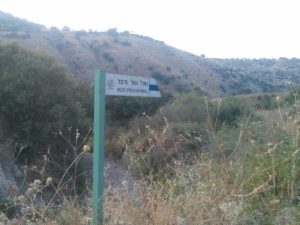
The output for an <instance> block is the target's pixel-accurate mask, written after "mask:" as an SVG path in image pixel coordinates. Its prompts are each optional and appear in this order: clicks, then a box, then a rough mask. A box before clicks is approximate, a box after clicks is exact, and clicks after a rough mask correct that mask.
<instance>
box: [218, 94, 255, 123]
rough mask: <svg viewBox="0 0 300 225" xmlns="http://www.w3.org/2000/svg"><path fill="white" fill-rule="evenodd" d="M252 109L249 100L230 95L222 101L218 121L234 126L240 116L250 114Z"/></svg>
mask: <svg viewBox="0 0 300 225" xmlns="http://www.w3.org/2000/svg"><path fill="white" fill-rule="evenodd" d="M251 111H252V109H251V106H250V105H249V104H248V103H247V102H245V101H243V100H242V99H239V98H236V97H228V98H225V99H223V101H222V104H221V107H220V109H219V112H218V118H217V121H218V123H219V124H227V125H230V126H232V125H235V124H236V122H237V121H238V119H239V118H241V117H245V116H246V117H247V116H249V115H250V114H251Z"/></svg>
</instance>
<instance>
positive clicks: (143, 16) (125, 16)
mask: <svg viewBox="0 0 300 225" xmlns="http://www.w3.org/2000/svg"><path fill="white" fill-rule="evenodd" d="M299 5H300V1H298V0H106V1H105V0H84V1H83V0H0V10H1V11H4V12H8V13H11V14H13V15H14V16H17V17H20V18H24V19H27V20H29V21H32V22H36V23H39V24H42V25H45V26H47V27H51V26H56V27H58V28H62V27H63V26H68V27H70V28H71V29H74V30H80V29H84V30H89V29H93V30H98V31H104V30H107V29H109V28H117V29H118V31H124V30H127V31H130V32H132V33H136V34H142V35H145V36H149V37H152V38H154V39H157V40H161V41H164V42H165V43H166V44H169V45H172V46H174V47H176V48H179V49H182V50H186V51H189V52H191V53H194V54H198V55H200V54H205V55H206V57H218V58H228V57H230V58H262V57H267V58H278V57H287V58H291V57H297V58H300V29H299V27H300V10H299V9H300V7H299Z"/></svg>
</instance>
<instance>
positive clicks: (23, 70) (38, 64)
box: [0, 44, 86, 147]
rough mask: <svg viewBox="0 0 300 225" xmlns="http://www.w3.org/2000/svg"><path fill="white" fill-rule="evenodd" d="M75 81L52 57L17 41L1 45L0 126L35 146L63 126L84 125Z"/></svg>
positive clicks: (16, 139)
mask: <svg viewBox="0 0 300 225" xmlns="http://www.w3.org/2000/svg"><path fill="white" fill-rule="evenodd" d="M77 96H78V95H77V93H76V91H75V83H74V81H73V80H72V79H71V77H69V76H67V75H66V72H65V71H64V69H63V68H62V67H61V66H59V65H58V64H57V63H56V62H55V60H54V59H53V58H51V57H49V56H46V55H44V54H42V53H40V52H33V51H29V50H26V49H23V48H21V47H19V46H18V45H16V44H2V45H0V123H1V121H2V124H0V127H3V128H5V129H6V130H7V131H8V134H9V135H10V136H13V137H14V140H15V141H17V142H18V143H22V144H24V145H26V146H31V147H34V146H35V147H37V146H38V145H39V144H41V143H44V142H45V141H49V140H50V139H51V137H53V136H54V135H56V134H58V132H59V130H61V129H63V128H65V127H66V126H73V127H78V128H79V127H82V126H84V125H85V121H86V119H85V115H84V110H83V108H82V107H81V104H80V102H79V101H77Z"/></svg>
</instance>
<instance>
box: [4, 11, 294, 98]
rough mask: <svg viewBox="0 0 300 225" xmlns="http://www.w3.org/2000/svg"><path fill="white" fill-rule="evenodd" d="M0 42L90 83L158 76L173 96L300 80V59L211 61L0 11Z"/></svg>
mask: <svg viewBox="0 0 300 225" xmlns="http://www.w3.org/2000/svg"><path fill="white" fill-rule="evenodd" d="M0 42H1V43H3V42H17V43H18V44H20V45H22V46H24V47H26V48H30V49H36V50H37V51H44V52H47V53H48V54H50V55H52V56H54V57H55V58H56V59H57V60H58V61H59V62H60V63H61V64H63V65H65V67H66V68H67V70H68V71H69V73H71V74H73V75H74V76H76V77H77V78H79V79H81V80H86V81H92V80H93V74H94V70H96V69H101V70H104V71H106V72H110V73H118V74H129V75H139V76H145V77H154V78H155V79H157V80H158V81H159V84H160V87H161V89H164V90H166V91H168V92H170V93H172V94H177V93H180V92H185V91H190V90H195V91H197V92H201V93H204V94H206V95H208V96H224V95H231V94H248V93H253V92H270V91H281V90H285V89H287V88H288V87H289V86H291V85H296V84H299V83H300V75H299V74H300V60H299V59H286V58H280V59H253V60H250V59H209V58H205V57H204V55H202V56H196V55H193V54H190V53H188V52H185V51H181V50H179V49H176V48H174V47H171V46H168V45H166V44H164V42H161V41H157V40H154V39H152V38H149V37H144V36H140V35H135V34H131V33H129V32H122V33H119V32H117V31H116V29H110V30H108V31H107V32H94V31H89V32H86V31H71V30H70V29H68V28H64V29H62V30H59V29H57V28H55V27H52V28H50V29H48V28H46V27H44V26H42V25H39V24H35V23H31V22H28V21H26V20H22V19H19V18H16V17H14V16H12V15H10V14H6V13H3V12H0Z"/></svg>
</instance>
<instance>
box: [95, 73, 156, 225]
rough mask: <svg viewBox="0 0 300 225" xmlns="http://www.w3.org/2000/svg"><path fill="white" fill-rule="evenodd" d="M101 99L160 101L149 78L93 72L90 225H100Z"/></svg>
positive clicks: (103, 112)
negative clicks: (131, 98) (117, 97)
mask: <svg viewBox="0 0 300 225" xmlns="http://www.w3.org/2000/svg"><path fill="white" fill-rule="evenodd" d="M105 95H114V96H140V97H158V98H159V97H161V95H160V91H159V89H158V86H157V83H156V81H155V80H154V79H152V78H149V79H148V78H145V77H136V76H127V75H119V74H106V73H104V72H100V71H96V72H95V93H94V155H93V224H94V225H103V191H104V128H105V125H104V124H105Z"/></svg>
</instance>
